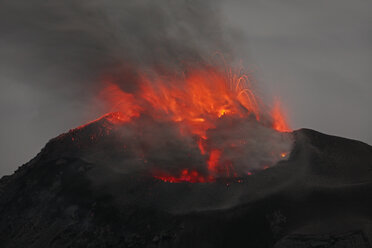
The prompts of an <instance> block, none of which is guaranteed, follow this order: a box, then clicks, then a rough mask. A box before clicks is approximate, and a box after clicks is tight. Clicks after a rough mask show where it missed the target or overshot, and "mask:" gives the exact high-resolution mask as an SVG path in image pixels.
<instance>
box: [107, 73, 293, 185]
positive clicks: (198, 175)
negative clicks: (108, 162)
mask: <svg viewBox="0 0 372 248" xmlns="http://www.w3.org/2000/svg"><path fill="white" fill-rule="evenodd" d="M134 80H135V82H127V84H123V83H122V81H123V80H121V81H120V80H116V79H115V78H106V80H105V88H104V89H103V90H102V92H101V97H102V98H103V100H104V101H105V102H106V103H107V104H108V105H109V107H110V110H112V111H117V112H118V113H116V114H115V115H112V116H111V117H110V120H109V121H110V122H111V123H112V124H113V125H119V126H125V127H126V129H125V137H126V138H125V139H127V140H130V141H131V142H130V143H129V144H125V147H130V148H126V151H128V150H130V151H131V152H130V157H138V160H140V161H141V165H139V164H138V167H141V168H144V166H145V168H146V170H148V171H150V173H151V174H152V175H153V176H154V177H155V178H157V179H161V180H163V181H165V182H174V183H175V182H192V183H194V182H195V183H203V182H213V181H215V180H216V179H218V178H237V177H242V176H246V175H251V174H252V172H255V171H257V170H261V169H266V168H268V167H270V166H272V165H274V164H275V163H276V162H278V161H279V160H281V159H283V158H285V157H286V154H288V153H289V151H290V148H291V141H290V139H289V138H288V136H289V135H286V133H285V132H288V131H290V129H289V127H288V124H287V123H286V121H285V118H284V117H283V115H282V113H281V111H280V109H279V107H278V105H275V107H274V108H273V109H270V108H268V107H266V106H265V105H264V104H263V103H262V101H261V100H260V99H259V98H258V97H257V95H256V93H255V92H254V90H253V86H252V84H251V81H250V78H249V76H248V75H246V74H240V73H233V70H232V69H229V70H226V69H223V70H221V69H220V68H218V67H214V66H203V67H201V68H189V69H188V70H186V71H185V72H183V73H174V74H172V73H162V74H159V73H154V72H151V73H150V72H147V73H145V72H141V73H138V74H136V77H135V79H134ZM129 83H132V84H133V85H135V87H128V85H129ZM123 139H124V138H123ZM131 161H134V159H132V160H131ZM131 163H133V162H131Z"/></svg>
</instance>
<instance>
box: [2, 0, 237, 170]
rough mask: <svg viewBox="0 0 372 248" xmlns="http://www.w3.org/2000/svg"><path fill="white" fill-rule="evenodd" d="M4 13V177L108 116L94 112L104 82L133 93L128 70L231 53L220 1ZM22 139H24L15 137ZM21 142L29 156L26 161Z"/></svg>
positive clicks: (23, 6) (56, 4)
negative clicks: (108, 78) (49, 145)
mask: <svg viewBox="0 0 372 248" xmlns="http://www.w3.org/2000/svg"><path fill="white" fill-rule="evenodd" d="M0 5H1V8H0V33H1V37H0V57H1V60H0V76H1V78H0V79H1V88H2V89H3V90H1V91H2V92H1V93H0V94H1V100H2V103H3V104H2V107H1V108H2V109H1V110H2V112H1V113H6V115H8V117H7V118H6V120H4V122H3V125H4V126H7V127H8V128H7V130H5V129H4V130H3V131H1V137H2V140H4V142H3V143H2V144H1V148H2V151H3V154H2V155H3V157H4V161H3V162H4V166H3V171H2V172H1V173H10V172H12V171H13V170H14V169H15V168H16V166H17V165H20V164H22V163H23V162H25V161H27V160H28V159H30V158H31V157H32V156H34V154H37V152H38V151H39V150H40V148H41V147H42V146H43V145H44V144H45V143H46V142H47V140H48V139H49V138H50V137H54V136H57V135H58V134H60V133H62V132H64V131H66V130H68V129H69V128H71V127H75V126H78V125H80V124H81V123H85V122H86V121H88V120H92V119H95V118H96V117H97V116H99V115H101V114H102V113H104V111H105V110H104V107H100V105H96V104H94V103H95V102H94V103H93V104H92V99H94V96H95V95H96V94H97V93H98V91H99V89H100V87H101V85H100V84H101V78H100V77H101V76H102V75H103V74H104V75H105V74H109V75H112V76H115V75H118V80H117V81H118V82H120V86H121V87H122V88H123V89H125V90H127V91H130V90H135V89H136V85H135V81H136V78H135V74H133V72H132V71H131V70H130V69H128V65H130V66H134V67H136V68H140V67H143V68H146V67H149V66H153V65H154V64H156V65H159V64H160V65H161V64H163V65H164V66H176V67H179V66H182V63H183V62H184V61H186V60H200V59H204V58H205V57H208V56H210V55H211V54H213V52H215V51H222V52H226V53H229V51H231V49H230V48H229V46H228V45H227V43H226V42H225V41H224V40H225V39H224V37H223V36H224V35H226V34H227V33H228V32H227V31H226V30H224V31H222V29H223V27H222V26H221V23H220V19H219V18H220V17H219V16H220V15H219V10H218V8H217V7H216V5H215V3H214V2H213V1H186V0H185V1H167V0H161V1H149V0H141V1H119V0H110V1H97V0H93V1H71V0H67V1H42V0H36V1H32V2H30V1H24V0H21V1H10V0H2V1H0ZM123 72H124V73H123ZM123 75H124V76H123ZM93 101H94V100H93ZM9 112H10V113H9ZM20 130H21V131H20ZM15 133H21V134H20V136H21V137H22V138H17V137H14V135H10V134H15ZM20 139H21V140H23V141H24V142H23V146H24V147H23V148H22V149H21V150H22V151H24V152H25V154H28V155H21V156H20V154H19V150H20V149H19V143H20V142H19V140H20ZM5 140H6V142H5Z"/></svg>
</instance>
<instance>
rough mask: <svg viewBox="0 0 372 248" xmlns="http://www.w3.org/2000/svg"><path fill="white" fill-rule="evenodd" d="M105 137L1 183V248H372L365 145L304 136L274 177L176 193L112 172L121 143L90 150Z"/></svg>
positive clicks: (72, 144) (97, 125)
mask: <svg viewBox="0 0 372 248" xmlns="http://www.w3.org/2000/svg"><path fill="white" fill-rule="evenodd" d="M107 130H110V122H109V121H107V119H105V118H103V119H100V120H98V121H96V122H92V123H90V124H88V125H86V126H82V127H80V128H78V129H75V130H71V131H70V132H68V133H65V134H62V135H60V136H59V137H57V138H54V139H52V140H51V141H50V142H48V144H47V145H46V146H45V147H44V148H43V149H42V151H41V152H40V153H39V154H38V155H37V156H36V157H35V158H34V159H32V160H31V161H30V162H28V163H26V164H25V165H23V166H21V167H20V168H19V169H18V170H17V171H16V172H15V173H14V174H13V175H11V176H4V177H3V178H1V180H0V244H1V245H0V246H1V247H5V248H6V247H35V248H40V247H242V246H245V247H258V248H259V247H277V248H278V247H279V248H281V247H371V246H370V243H371V241H372V210H371V209H372V199H371V198H372V147H371V146H369V145H367V144H364V143H362V142H359V141H355V140H350V139H345V138H340V137H335V136H329V135H325V134H322V133H319V132H316V131H313V130H309V129H300V130H297V131H294V132H293V133H292V135H293V137H294V140H295V141H294V146H293V149H292V151H291V154H290V155H289V156H288V157H287V158H286V159H284V160H282V161H280V162H278V163H277V164H276V165H275V166H274V167H271V168H268V169H266V170H262V171H258V172H256V173H253V174H252V175H250V176H246V177H243V178H239V179H234V180H227V179H226V180H224V179H218V180H216V181H214V182H207V183H189V182H180V183H170V182H164V181H162V180H159V179H157V178H154V177H153V176H151V175H149V174H146V173H142V172H141V171H134V172H133V171H130V170H129V171H128V170H122V169H120V167H118V166H117V165H112V164H115V163H116V164H118V165H120V164H121V160H120V157H119V158H116V157H115V154H116V151H115V147H116V146H115V144H116V143H115V142H117V141H115V140H110V139H107V140H104V141H103V143H101V144H100V146H99V147H98V148H99V149H97V147H95V146H94V145H92V144H95V140H96V139H97V137H96V136H92V133H95V134H97V133H101V134H103V133H105V132H107ZM82 151H84V152H82ZM114 162H115V163H114Z"/></svg>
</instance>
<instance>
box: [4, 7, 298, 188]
mask: <svg viewBox="0 0 372 248" xmlns="http://www.w3.org/2000/svg"><path fill="white" fill-rule="evenodd" d="M3 2H4V3H3V4H4V5H6V6H7V8H2V9H6V10H7V11H9V10H10V9H11V10H13V13H14V16H12V17H11V18H10V19H7V20H6V21H7V22H12V23H13V24H12V25H7V26H5V25H4V24H3V25H4V26H3V27H1V29H2V30H5V32H4V35H5V41H6V42H8V43H14V44H15V46H14V47H15V48H16V47H17V48H18V47H22V48H23V49H25V51H27V52H26V53H25V51H20V52H19V53H15V54H16V56H14V57H13V58H12V59H13V60H14V61H16V62H17V63H20V64H21V65H23V66H24V68H19V67H18V70H21V71H24V72H30V71H32V70H34V69H35V68H43V69H44V70H45V73H44V75H41V76H40V75H38V76H37V78H35V79H34V80H32V81H33V82H35V85H39V86H42V87H45V88H47V89H48V88H49V89H51V90H52V91H63V92H75V93H74V96H75V98H76V99H78V100H76V99H73V101H79V102H81V103H83V104H88V102H89V103H90V104H92V102H93V105H91V106H92V108H93V109H94V111H95V112H96V113H97V114H99V113H101V114H102V113H105V112H111V111H118V112H119V114H115V115H114V117H110V118H109V120H108V122H109V123H111V124H110V125H113V126H114V127H110V129H107V127H106V126H105V127H103V129H105V130H104V131H102V133H101V131H100V133H97V132H98V131H97V130H94V131H93V133H90V134H89V135H88V136H89V138H90V139H91V140H92V142H93V141H96V140H99V139H100V137H103V136H105V134H106V135H108V134H107V132H108V131H110V135H112V132H114V133H115V142H114V143H112V144H111V146H116V147H115V148H110V149H107V147H106V145H107V143H105V142H104V143H100V141H97V142H98V143H100V146H99V147H100V148H102V150H101V151H102V152H101V153H97V152H95V153H94V154H93V155H89V154H88V155H87V153H85V154H84V156H88V157H91V158H92V157H95V158H94V159H97V160H100V161H103V160H106V158H107V160H106V162H108V161H110V163H111V164H117V165H118V168H119V169H122V168H123V167H124V169H123V171H126V172H127V171H129V170H128V168H147V169H148V171H149V172H150V173H153V174H154V176H155V177H158V178H160V179H162V180H165V181H172V182H176V181H192V182H207V181H213V180H215V179H216V178H218V177H239V176H244V175H247V174H248V175H249V174H250V173H252V172H254V171H256V170H259V169H264V168H267V167H270V166H272V165H274V164H275V163H276V162H277V161H279V160H280V159H283V158H284V157H286V156H287V155H288V152H289V151H290V149H291V140H290V138H289V137H288V135H286V134H283V133H281V132H283V131H288V127H287V125H286V123H285V121H284V118H283V116H282V115H281V113H279V112H278V111H275V109H274V110H271V109H270V108H269V107H268V106H267V105H266V104H265V103H264V102H263V101H262V100H261V97H260V96H259V95H257V92H256V89H255V85H254V83H253V81H252V78H251V76H250V75H248V74H246V73H244V72H241V71H240V70H239V68H236V67H235V56H234V54H236V51H234V50H233V49H232V48H231V47H233V44H232V46H229V44H228V43H229V42H227V40H230V38H229V37H227V36H228V34H229V31H228V30H226V29H224V28H223V25H222V23H221V21H220V18H219V13H218V9H217V8H216V7H215V5H214V4H213V2H212V1H186V0H183V1H169V0H160V1H151V0H141V1H119V0H109V1H97V0H89V1H70V0H68V1H41V0H37V1H36V2H35V1H33V2H32V3H31V2H14V1H3ZM0 15H2V16H8V15H6V14H5V13H2V10H0ZM0 23H5V20H2V21H1V22H0ZM0 25H2V24H0ZM21 29H22V30H21ZM21 31H22V32H21ZM19 43H22V45H20V44H19ZM25 54H26V55H27V56H25ZM36 54H37V56H35V57H36V58H38V59H34V55H36ZM216 54H217V55H216ZM221 54H222V55H221ZM216 57H217V59H216ZM224 57H225V58H224ZM237 59H239V58H237ZM20 61H21V62H20ZM7 73H15V72H7ZM28 74H31V73H28ZM93 99H94V101H93ZM99 130H101V129H99ZM71 135H72V141H73V142H74V143H78V146H80V145H81V144H79V139H81V137H79V136H78V135H77V134H76V135H77V136H75V134H71ZM110 137H111V136H110ZM118 137H120V139H119V140H117V138H118ZM101 145H102V146H101ZM105 147H106V149H104V148H105ZM108 154H110V156H109V155H108ZM100 156H101V157H100ZM115 158H117V161H120V162H117V163H114V162H113V161H114V160H115ZM120 166H121V167H120Z"/></svg>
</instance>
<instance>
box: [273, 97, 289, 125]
mask: <svg viewBox="0 0 372 248" xmlns="http://www.w3.org/2000/svg"><path fill="white" fill-rule="evenodd" d="M272 117H273V119H274V123H273V128H274V129H275V130H277V131H279V132H290V131H291V129H290V128H289V125H288V123H287V121H286V120H285V118H284V115H283V112H282V109H281V107H280V103H279V102H278V101H277V102H276V103H275V105H274V109H273V111H272Z"/></svg>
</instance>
